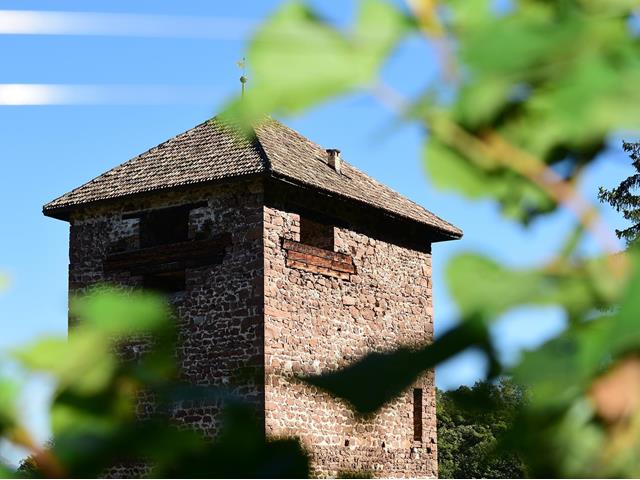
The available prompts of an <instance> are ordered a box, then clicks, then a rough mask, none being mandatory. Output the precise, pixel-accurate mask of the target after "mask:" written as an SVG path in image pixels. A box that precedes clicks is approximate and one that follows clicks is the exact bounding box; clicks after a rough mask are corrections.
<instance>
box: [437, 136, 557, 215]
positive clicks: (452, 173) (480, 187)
mask: <svg viewBox="0 0 640 480" xmlns="http://www.w3.org/2000/svg"><path fill="white" fill-rule="evenodd" d="M424 164H425V168H426V171H427V173H428V174H429V178H430V180H431V182H432V184H433V185H434V186H435V187H437V188H440V189H446V190H455V191H456V192H458V193H461V194H464V195H465V196H467V197H469V198H483V197H484V198H493V199H496V200H498V201H500V202H501V203H502V205H503V211H504V213H505V215H507V216H509V217H512V218H514V219H518V220H521V221H524V222H526V221H527V220H528V219H529V218H530V217H531V215H532V214H539V213H542V212H547V211H550V210H552V209H553V208H554V206H555V202H553V201H552V200H551V198H550V197H549V196H548V195H547V194H546V193H545V192H543V191H542V190H541V189H540V188H539V187H537V186H535V185H533V184H532V183H531V182H530V181H529V180H527V179H525V178H524V177H522V176H520V175H518V174H517V173H515V172H513V171H511V170H509V169H507V168H494V169H491V170H488V169H486V168H483V167H481V166H479V165H478V164H477V163H476V162H470V161H469V160H468V159H467V158H465V157H464V156H463V155H461V154H460V153H459V152H457V151H456V150H454V149H452V148H450V147H448V146H446V145H445V144H444V143H442V142H441V141H440V140H439V139H438V138H436V137H435V136H432V137H430V138H429V141H428V142H427V144H426V146H425V149H424Z"/></svg>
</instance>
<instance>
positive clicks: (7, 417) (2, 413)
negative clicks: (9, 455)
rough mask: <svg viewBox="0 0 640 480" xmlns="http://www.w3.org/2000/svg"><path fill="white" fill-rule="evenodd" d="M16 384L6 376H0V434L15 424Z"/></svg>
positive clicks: (16, 406) (17, 388)
mask: <svg viewBox="0 0 640 480" xmlns="http://www.w3.org/2000/svg"><path fill="white" fill-rule="evenodd" d="M19 393H20V389H19V387H18V384H17V383H16V382H15V381H13V380H9V379H7V378H0V435H1V434H2V432H3V431H4V430H6V429H8V428H11V427H14V426H15V425H17V423H18V422H17V414H18V394H19Z"/></svg>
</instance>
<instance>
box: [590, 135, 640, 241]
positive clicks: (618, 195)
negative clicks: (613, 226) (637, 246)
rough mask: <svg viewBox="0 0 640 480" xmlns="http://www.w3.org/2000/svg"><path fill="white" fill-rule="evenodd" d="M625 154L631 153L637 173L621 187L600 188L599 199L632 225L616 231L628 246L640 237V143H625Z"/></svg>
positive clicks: (622, 183) (623, 182)
mask: <svg viewBox="0 0 640 480" xmlns="http://www.w3.org/2000/svg"><path fill="white" fill-rule="evenodd" d="M622 146H623V148H624V150H625V152H629V157H630V158H631V164H632V165H633V168H634V169H635V171H636V173H634V174H633V175H631V176H630V177H628V178H626V179H625V180H623V181H622V182H621V183H620V185H618V186H617V187H616V188H613V189H611V190H607V189H606V188H604V187H600V190H599V192H598V198H599V199H600V201H601V202H603V203H604V202H606V203H608V204H609V205H611V206H612V207H613V208H615V209H616V211H617V212H621V213H622V216H623V217H624V218H625V219H626V220H629V221H630V222H631V223H632V225H631V226H630V227H628V228H626V229H624V230H616V235H617V236H618V238H621V239H624V240H625V241H626V242H627V245H631V244H632V243H635V242H636V241H637V240H638V238H639V237H640V195H638V194H636V192H637V191H638V190H639V189H640V142H638V143H628V142H623V145H622Z"/></svg>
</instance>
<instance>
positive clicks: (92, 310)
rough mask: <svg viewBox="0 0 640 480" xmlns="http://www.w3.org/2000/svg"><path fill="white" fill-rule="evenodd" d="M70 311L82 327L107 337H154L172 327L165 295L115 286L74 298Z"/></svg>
mask: <svg viewBox="0 0 640 480" xmlns="http://www.w3.org/2000/svg"><path fill="white" fill-rule="evenodd" d="M69 310H70V312H71V315H72V316H73V317H75V318H77V319H78V321H79V327H83V326H84V327H88V328H91V330H92V332H94V333H96V334H97V333H102V334H104V335H105V337H106V338H111V337H117V338H121V337H131V336H133V335H137V334H141V333H144V334H152V333H154V332H155V331H158V330H161V329H164V328H166V327H168V326H169V325H170V311H169V308H168V305H167V303H166V300H164V299H163V298H162V297H161V296H159V295H153V294H150V293H142V292H138V291H136V292H130V291H125V290H122V289H117V288H112V287H102V288H97V289H94V290H93V291H92V292H91V293H90V294H88V295H82V296H80V297H74V298H72V300H71V305H70V308H69ZM76 328H78V327H76Z"/></svg>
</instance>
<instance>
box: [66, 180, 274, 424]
mask: <svg viewBox="0 0 640 480" xmlns="http://www.w3.org/2000/svg"><path fill="white" fill-rule="evenodd" d="M203 201H204V202H206V206H202V207H198V208H196V209H194V210H192V211H191V213H190V215H189V227H190V228H189V238H190V239H193V241H203V240H206V239H207V238H214V237H215V236H216V235H218V234H219V233H221V232H224V233H228V234H229V235H230V240H231V241H230V245H229V246H228V247H227V248H226V249H225V251H224V255H223V257H222V259H221V260H222V261H221V262H219V263H216V264H212V265H207V266H203V267H200V268H187V269H186V270H185V289H184V292H181V293H179V294H176V295H173V296H171V297H170V300H171V302H172V304H173V306H174V307H175V308H176V311H177V314H178V315H177V316H178V318H179V319H180V320H179V321H180V325H179V331H180V343H179V351H178V358H179V361H180V365H181V371H182V374H183V377H184V379H185V380H187V381H189V382H191V383H193V384H197V385H207V386H226V387H228V388H230V389H231V391H232V393H235V394H238V395H241V396H242V397H243V398H244V399H246V400H247V401H248V402H251V403H254V404H255V405H256V407H257V409H258V411H262V405H263V398H264V395H263V385H262V373H261V372H262V371H263V358H264V339H263V328H262V318H263V315H262V312H263V303H262V298H263V263H264V262H263V240H262V224H263V222H262V205H263V192H262V184H261V182H259V181H257V180H256V181H251V182H239V183H231V184H229V185H217V186H215V187H214V188H208V189H194V190H192V191H189V192H168V193H165V194H162V195H151V196H149V197H146V198H142V199H137V200H135V201H132V202H127V203H124V202H119V203H118V204H116V205H113V204H112V205H109V206H108V207H100V208H92V209H87V210H83V211H79V212H77V213H76V214H75V215H74V216H73V217H72V219H71V235H70V265H69V289H70V292H71V293H74V292H77V291H79V290H82V289H84V288H85V287H88V286H91V285H94V284H96V283H101V282H107V283H115V284H120V285H125V286H131V287H138V286H141V285H142V277H141V276H135V275H130V274H128V273H127V272H126V271H122V272H105V269H104V265H105V261H106V260H107V258H108V256H109V254H111V253H113V252H114V251H117V252H120V253H121V252H122V251H123V249H122V248H121V245H124V244H125V240H126V244H127V245H129V248H128V249H127V250H132V251H134V252H135V251H136V250H135V249H136V248H137V246H138V245H139V241H138V240H135V239H134V238H135V236H136V235H135V234H136V232H137V223H138V222H137V221H132V220H131V219H127V218H123V217H126V216H127V215H128V214H130V212H137V211H146V210H152V209H158V208H164V207H169V206H173V205H183V204H192V203H197V202H203ZM196 239H200V240H196ZM114 246H118V248H115V247H114ZM135 346H136V345H135V344H133V345H132V348H135ZM132 354H135V352H132ZM251 372H252V374H250V373H251ZM240 376H242V377H241V378H240ZM218 411H219V407H218V406H216V405H206V406H204V405H199V404H192V405H182V406H180V407H179V408H177V409H176V410H175V411H174V417H175V419H176V421H178V422H182V423H185V424H188V425H190V426H193V427H196V428H198V429H199V430H201V431H202V432H203V433H205V434H206V435H208V436H213V435H214V434H215V432H216V429H217V421H218Z"/></svg>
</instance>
